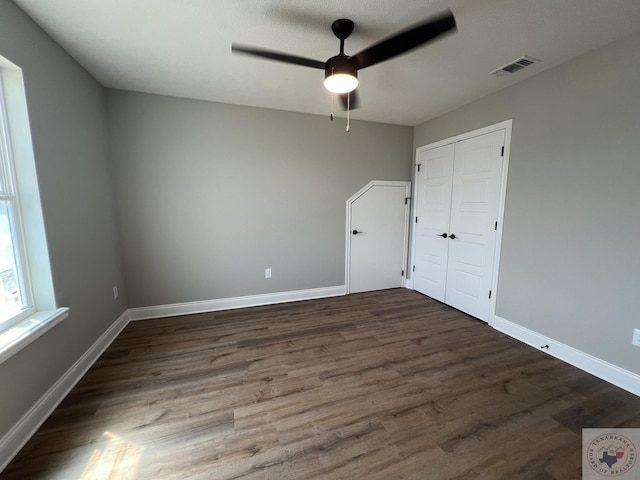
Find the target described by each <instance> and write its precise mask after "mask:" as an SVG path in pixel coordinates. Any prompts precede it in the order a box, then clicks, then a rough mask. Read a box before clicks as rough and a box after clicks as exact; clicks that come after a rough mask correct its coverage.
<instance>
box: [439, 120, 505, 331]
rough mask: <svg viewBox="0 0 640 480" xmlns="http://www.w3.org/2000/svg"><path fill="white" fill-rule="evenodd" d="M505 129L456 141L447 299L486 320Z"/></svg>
mask: <svg viewBox="0 0 640 480" xmlns="http://www.w3.org/2000/svg"><path fill="white" fill-rule="evenodd" d="M503 145H504V130H500V131H497V132H492V133H488V134H486V135H482V136H479V137H475V138H470V139H468V140H463V141H461V142H458V143H456V145H455V162H454V172H453V192H452V201H451V227H450V229H449V239H448V240H449V261H448V268H447V288H446V294H445V298H446V303H447V304H449V305H451V306H452V307H455V308H457V309H458V310H462V311H463V312H466V313H468V314H469V315H473V316H474V317H476V318H479V319H481V320H484V321H485V322H486V321H488V318H489V306H490V303H491V302H490V297H489V295H490V294H489V291H490V290H491V283H492V279H493V266H494V261H495V247H496V234H497V231H496V230H497V219H498V209H499V206H500V182H501V179H502V154H501V153H502V146H503Z"/></svg>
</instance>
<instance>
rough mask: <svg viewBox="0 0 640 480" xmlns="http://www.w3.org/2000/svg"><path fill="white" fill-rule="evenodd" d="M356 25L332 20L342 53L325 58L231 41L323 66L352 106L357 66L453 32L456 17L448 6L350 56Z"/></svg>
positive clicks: (240, 48)
mask: <svg viewBox="0 0 640 480" xmlns="http://www.w3.org/2000/svg"><path fill="white" fill-rule="evenodd" d="M353 28H354V23H353V22H352V21H351V20H349V19H347V18H341V19H338V20H336V21H335V22H333V24H332V25H331V30H332V31H333V33H334V35H335V36H336V37H338V39H339V40H340V53H339V54H338V55H336V56H334V57H331V58H330V59H328V60H327V61H326V62H322V61H320V60H314V59H311V58H306V57H300V56H297V55H290V54H287V53H281V52H276V51H273V50H266V49H263V48H256V47H250V46H244V45H239V44H236V43H234V44H232V45H231V51H232V52H233V53H241V54H247V55H253V56H256V57H261V58H266V59H269V60H276V61H278V62H284V63H291V64H294V65H301V66H303V67H311V68H318V69H321V70H324V77H325V79H324V86H325V87H326V89H327V90H329V91H330V92H333V93H336V94H339V95H340V99H341V101H342V104H343V106H344V107H345V108H346V109H347V110H349V109H353V108H357V107H358V97H357V93H356V91H355V89H356V87H357V86H358V70H362V69H363V68H367V67H370V66H372V65H376V64H378V63H381V62H384V61H385V60H389V59H390V58H393V57H396V56H398V55H401V54H403V53H405V52H407V51H409V50H411V49H413V48H416V47H419V46H421V45H424V44H426V43H428V42H431V41H433V40H435V39H437V38H438V37H440V36H442V35H444V34H445V33H449V32H451V33H453V32H455V30H456V21H455V18H454V16H453V14H452V13H451V11H450V10H446V11H444V12H442V13H440V14H439V15H436V16H433V17H430V18H428V19H427V20H425V21H423V22H422V23H420V24H418V25H416V26H413V27H411V28H409V29H407V30H403V31H401V32H398V33H396V34H395V35H392V36H391V37H389V38H386V39H384V40H382V41H380V42H378V43H376V44H374V45H371V46H370V47H368V48H365V49H364V50H362V51H361V52H359V53H356V54H355V55H353V56H349V55H346V54H345V53H344V41H345V40H346V39H347V38H348V37H349V35H351V33H352V32H353Z"/></svg>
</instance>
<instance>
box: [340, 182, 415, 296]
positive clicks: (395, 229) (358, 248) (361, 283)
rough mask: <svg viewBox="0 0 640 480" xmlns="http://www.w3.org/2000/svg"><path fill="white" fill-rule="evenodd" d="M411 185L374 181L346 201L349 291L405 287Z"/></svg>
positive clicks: (407, 183)
mask: <svg viewBox="0 0 640 480" xmlns="http://www.w3.org/2000/svg"><path fill="white" fill-rule="evenodd" d="M410 185H411V184H410V183H409V182H371V183H370V184H369V185H367V187H365V188H364V189H362V190H361V191H360V192H358V193H357V194H356V195H354V196H353V197H352V198H351V199H350V200H349V201H348V202H347V209H348V211H347V215H348V225H347V227H348V231H347V236H348V240H347V265H348V267H347V292H348V293H356V292H366V291H371V290H383V289H386V288H396V287H402V286H403V282H404V269H405V265H406V250H407V230H408V217H409V210H408V208H409V207H408V205H407V200H406V199H407V197H409V196H410Z"/></svg>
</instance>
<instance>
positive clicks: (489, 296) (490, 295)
mask: <svg viewBox="0 0 640 480" xmlns="http://www.w3.org/2000/svg"><path fill="white" fill-rule="evenodd" d="M489 298H491V290H489Z"/></svg>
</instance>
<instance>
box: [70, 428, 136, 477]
mask: <svg viewBox="0 0 640 480" xmlns="http://www.w3.org/2000/svg"><path fill="white" fill-rule="evenodd" d="M103 436H104V437H106V438H108V439H109V443H107V445H106V446H105V448H104V450H102V451H100V450H95V451H94V452H93V454H92V455H91V458H89V462H88V463H87V466H86V467H85V469H84V472H82V476H81V477H80V480H108V479H113V480H115V479H117V480H133V479H135V478H136V473H137V471H138V466H139V464H140V459H141V458H142V453H143V452H144V447H142V446H140V445H138V444H136V443H133V442H129V441H127V440H125V439H124V438H120V437H118V436H117V435H114V434H113V433H111V432H104V435H103Z"/></svg>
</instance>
